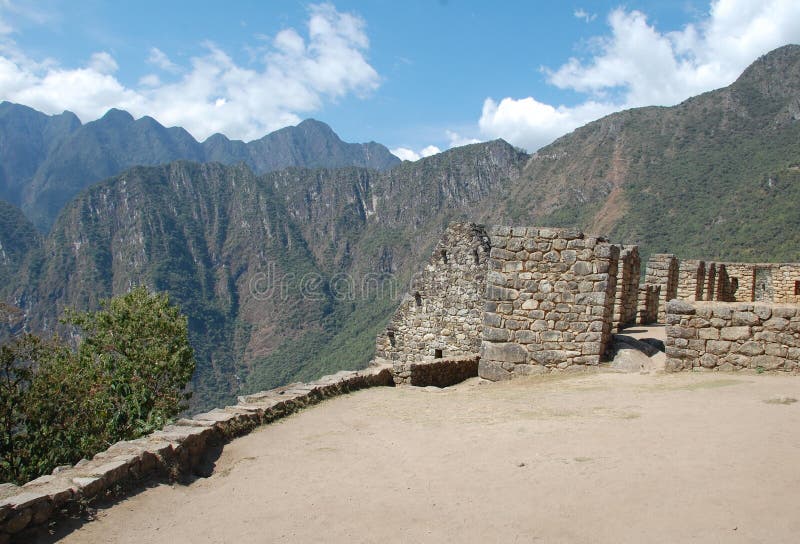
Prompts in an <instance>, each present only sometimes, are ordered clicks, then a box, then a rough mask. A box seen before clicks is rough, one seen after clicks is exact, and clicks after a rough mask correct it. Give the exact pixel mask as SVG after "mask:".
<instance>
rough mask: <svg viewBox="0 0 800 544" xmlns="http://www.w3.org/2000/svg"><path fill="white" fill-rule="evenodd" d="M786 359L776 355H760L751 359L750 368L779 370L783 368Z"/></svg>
mask: <svg viewBox="0 0 800 544" xmlns="http://www.w3.org/2000/svg"><path fill="white" fill-rule="evenodd" d="M785 362H786V361H785V359H783V358H782V357H775V356H774V355H758V356H757V357H753V358H752V359H750V368H763V369H764V370H778V369H780V368H782V367H783V365H784V363H785Z"/></svg>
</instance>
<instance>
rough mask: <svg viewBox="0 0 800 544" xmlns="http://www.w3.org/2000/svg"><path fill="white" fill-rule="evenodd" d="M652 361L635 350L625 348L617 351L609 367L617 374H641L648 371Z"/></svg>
mask: <svg viewBox="0 0 800 544" xmlns="http://www.w3.org/2000/svg"><path fill="white" fill-rule="evenodd" d="M652 366H653V360H652V359H650V357H648V356H647V355H645V354H644V353H642V352H641V351H639V350H637V349H633V348H631V347H625V348H623V349H618V350H617V352H616V355H614V359H612V361H611V365H610V367H611V368H612V369H613V370H616V371H618V372H642V371H647V370H650V369H651V368H652Z"/></svg>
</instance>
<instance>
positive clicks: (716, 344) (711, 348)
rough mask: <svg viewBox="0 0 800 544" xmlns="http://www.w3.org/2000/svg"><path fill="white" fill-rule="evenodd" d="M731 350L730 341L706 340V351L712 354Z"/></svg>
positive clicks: (721, 353)
mask: <svg viewBox="0 0 800 544" xmlns="http://www.w3.org/2000/svg"><path fill="white" fill-rule="evenodd" d="M730 350H731V343H730V342H729V341H726V340H709V341H708V342H706V351H707V352H708V353H712V354H714V355H725V354H727V353H728V352H729V351H730Z"/></svg>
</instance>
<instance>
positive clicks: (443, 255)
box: [442, 250, 447, 264]
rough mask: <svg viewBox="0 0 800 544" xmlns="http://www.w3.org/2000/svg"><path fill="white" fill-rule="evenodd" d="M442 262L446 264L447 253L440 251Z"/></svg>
mask: <svg viewBox="0 0 800 544" xmlns="http://www.w3.org/2000/svg"><path fill="white" fill-rule="evenodd" d="M442 262H443V263H444V264H447V251H445V250H442Z"/></svg>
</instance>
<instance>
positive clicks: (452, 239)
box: [376, 223, 489, 362]
mask: <svg viewBox="0 0 800 544" xmlns="http://www.w3.org/2000/svg"><path fill="white" fill-rule="evenodd" d="M488 255H489V238H488V236H487V234H486V230H485V229H484V227H482V226H480V225H475V224H474V223H453V224H451V225H450V226H449V227H448V228H447V230H446V231H445V233H444V235H443V236H442V239H441V240H440V241H439V243H438V244H437V245H436V248H435V249H434V251H433V255H432V256H431V258H430V260H429V261H428V263H427V265H425V267H424V269H423V270H422V272H421V273H420V274H418V275H417V276H416V277H415V278H414V280H413V281H412V287H411V292H410V293H408V294H407V295H406V297H405V298H404V299H403V301H402V302H401V304H400V308H399V309H398V310H397V312H396V313H395V315H394V316H393V317H392V320H391V322H390V323H389V326H388V327H387V329H386V330H385V331H384V332H382V333H381V334H380V335H379V336H378V339H377V346H376V356H377V357H378V358H382V359H386V360H389V361H392V362H413V361H418V360H430V359H435V358H441V357H452V356H457V355H469V354H475V353H478V351H479V350H480V343H481V330H482V323H483V307H484V292H485V286H486V260H487V258H488Z"/></svg>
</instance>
